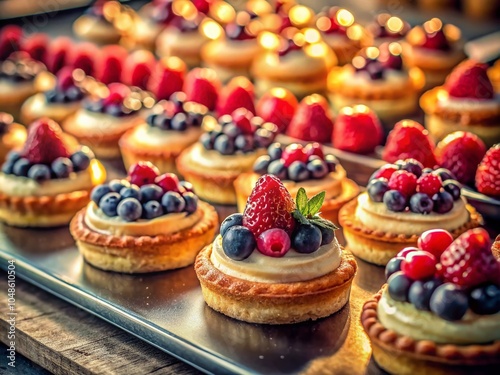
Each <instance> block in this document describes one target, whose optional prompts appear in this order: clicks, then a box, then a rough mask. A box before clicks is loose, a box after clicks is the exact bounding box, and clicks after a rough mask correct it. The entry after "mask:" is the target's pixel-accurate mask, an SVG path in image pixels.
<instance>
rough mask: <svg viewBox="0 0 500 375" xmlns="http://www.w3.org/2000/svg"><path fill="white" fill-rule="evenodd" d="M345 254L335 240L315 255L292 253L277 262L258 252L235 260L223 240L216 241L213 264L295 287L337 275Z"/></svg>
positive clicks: (262, 280) (235, 273) (229, 271)
mask: <svg viewBox="0 0 500 375" xmlns="http://www.w3.org/2000/svg"><path fill="white" fill-rule="evenodd" d="M341 258H342V250H341V249H340V246H339V244H338V242H337V239H336V238H335V239H334V240H333V241H332V242H331V243H329V244H328V245H324V246H321V247H320V248H319V249H318V250H317V251H315V252H314V253H311V254H301V253H299V252H297V251H295V250H294V249H290V250H289V251H288V252H287V253H286V254H285V256H283V257H281V258H273V257H269V256H266V255H264V254H262V253H261V252H259V250H257V249H255V250H254V251H253V252H252V254H251V255H250V256H249V257H248V258H246V259H244V260H241V261H236V260H232V259H231V258H229V257H228V256H227V255H226V254H225V253H224V250H223V249H222V237H221V236H220V235H219V236H217V238H216V239H215V241H214V243H213V247H212V254H211V256H210V260H211V262H212V264H213V265H214V267H215V268H217V269H218V270H219V271H221V272H222V273H224V274H226V275H229V276H233V277H236V278H238V279H243V280H247V281H254V282H260V283H293V282H300V281H307V280H312V279H315V278H317V277H321V276H324V275H326V274H327V273H330V272H332V271H335V270H336V269H337V268H338V266H339V265H340V261H341Z"/></svg>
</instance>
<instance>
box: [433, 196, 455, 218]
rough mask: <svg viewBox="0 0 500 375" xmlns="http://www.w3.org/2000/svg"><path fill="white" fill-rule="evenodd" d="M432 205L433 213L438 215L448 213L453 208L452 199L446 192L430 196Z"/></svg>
mask: <svg viewBox="0 0 500 375" xmlns="http://www.w3.org/2000/svg"><path fill="white" fill-rule="evenodd" d="M432 202H433V203H434V207H433V209H434V211H435V212H437V213H438V214H445V213H447V212H450V211H451V209H452V208H453V197H452V196H451V194H450V193H448V192H446V191H440V192H439V193H436V194H434V195H433V196H432Z"/></svg>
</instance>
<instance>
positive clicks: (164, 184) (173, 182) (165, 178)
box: [155, 173, 185, 193]
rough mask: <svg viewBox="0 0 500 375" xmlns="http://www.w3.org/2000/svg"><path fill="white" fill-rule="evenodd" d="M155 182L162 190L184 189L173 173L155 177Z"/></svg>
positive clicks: (177, 190) (179, 191)
mask: <svg viewBox="0 0 500 375" xmlns="http://www.w3.org/2000/svg"><path fill="white" fill-rule="evenodd" d="M155 184H156V185H158V186H159V187H161V188H162V189H163V192H164V193H166V192H167V191H174V192H176V193H181V190H182V191H183V190H185V189H183V188H182V187H181V186H180V183H179V178H177V176H176V175H175V174H173V173H165V174H162V175H161V176H158V177H156V178H155Z"/></svg>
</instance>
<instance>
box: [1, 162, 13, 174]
mask: <svg viewBox="0 0 500 375" xmlns="http://www.w3.org/2000/svg"><path fill="white" fill-rule="evenodd" d="M13 169H14V162H13V161H10V160H7V161H6V162H5V163H3V165H2V172H3V173H5V174H11V173H12V170H13Z"/></svg>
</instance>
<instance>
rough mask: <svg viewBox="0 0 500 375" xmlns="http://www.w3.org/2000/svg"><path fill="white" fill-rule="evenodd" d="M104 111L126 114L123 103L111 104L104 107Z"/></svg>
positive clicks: (116, 115)
mask: <svg viewBox="0 0 500 375" xmlns="http://www.w3.org/2000/svg"><path fill="white" fill-rule="evenodd" d="M104 111H105V112H106V113H107V114H108V115H111V116H114V117H121V116H123V115H124V113H123V107H122V105H121V104H110V105H108V106H107V107H105V108H104Z"/></svg>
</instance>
